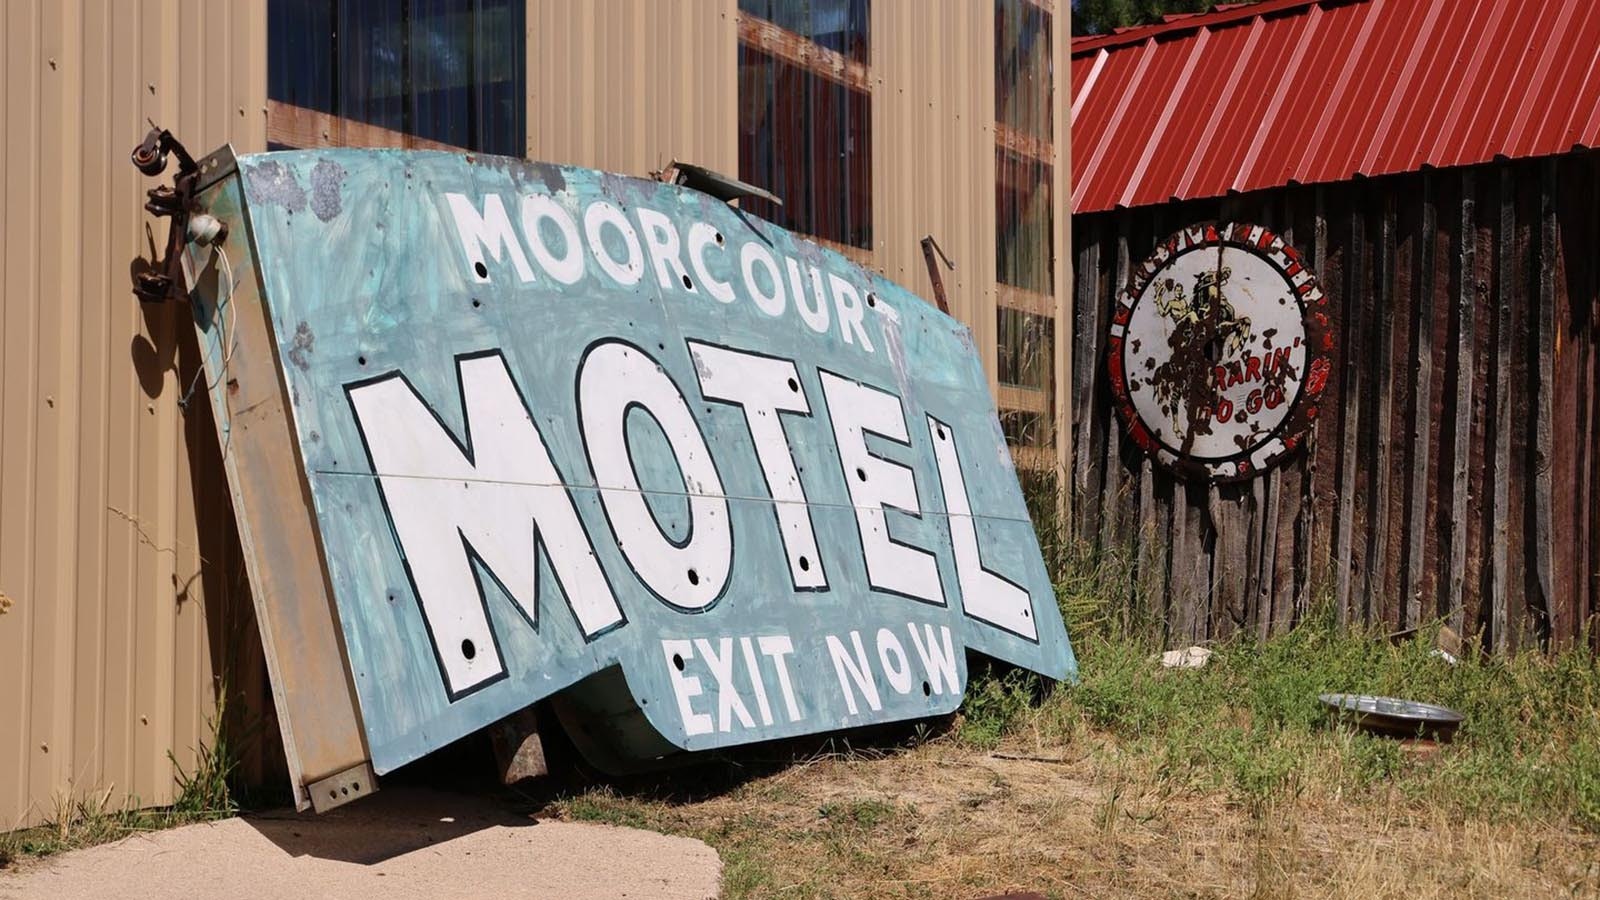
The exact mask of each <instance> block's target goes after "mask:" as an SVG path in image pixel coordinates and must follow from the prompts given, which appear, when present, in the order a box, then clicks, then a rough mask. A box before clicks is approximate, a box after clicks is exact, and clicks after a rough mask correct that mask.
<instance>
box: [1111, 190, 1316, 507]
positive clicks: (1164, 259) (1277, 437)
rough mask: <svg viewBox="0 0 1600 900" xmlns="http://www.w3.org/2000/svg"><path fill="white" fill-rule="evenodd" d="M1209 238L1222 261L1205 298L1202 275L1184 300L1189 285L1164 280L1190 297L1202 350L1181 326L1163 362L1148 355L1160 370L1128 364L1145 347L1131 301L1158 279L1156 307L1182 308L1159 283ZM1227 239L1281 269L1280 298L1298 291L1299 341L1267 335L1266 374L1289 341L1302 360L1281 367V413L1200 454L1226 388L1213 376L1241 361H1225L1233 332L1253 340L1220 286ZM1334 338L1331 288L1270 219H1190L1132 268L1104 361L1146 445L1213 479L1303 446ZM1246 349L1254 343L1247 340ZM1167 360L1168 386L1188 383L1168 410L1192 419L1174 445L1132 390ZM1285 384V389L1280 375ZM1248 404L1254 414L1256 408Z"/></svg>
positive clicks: (1252, 472) (1241, 475)
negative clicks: (1275, 345)
mask: <svg viewBox="0 0 1600 900" xmlns="http://www.w3.org/2000/svg"><path fill="white" fill-rule="evenodd" d="M1213 248H1214V249H1215V252H1216V263H1215V265H1214V266H1213V267H1212V268H1211V269H1208V270H1205V271H1204V272H1203V273H1202V274H1209V275H1210V276H1211V278H1210V281H1209V288H1208V294H1207V296H1210V297H1211V299H1210V301H1209V302H1206V303H1200V302H1198V301H1199V298H1200V296H1201V290H1202V288H1201V285H1200V284H1199V283H1197V284H1196V286H1195V298H1194V302H1192V303H1188V304H1184V298H1183V293H1182V291H1183V286H1182V285H1181V284H1179V285H1176V286H1174V283H1173V279H1172V278H1166V279H1165V287H1166V288H1168V289H1174V290H1175V292H1176V293H1175V296H1176V298H1177V301H1178V303H1179V304H1184V306H1183V309H1184V310H1186V311H1187V316H1188V319H1189V321H1192V328H1190V330H1189V331H1188V332H1187V334H1188V335H1189V337H1190V340H1191V342H1192V343H1202V342H1203V343H1204V348H1203V350H1202V348H1201V347H1191V346H1179V345H1178V343H1177V342H1178V339H1179V337H1180V336H1181V335H1183V334H1185V332H1184V331H1181V330H1175V331H1174V333H1173V335H1172V337H1171V338H1170V339H1169V346H1168V348H1166V349H1168V350H1170V351H1171V353H1172V356H1171V358H1169V361H1168V362H1167V363H1165V364H1163V365H1162V366H1161V367H1160V368H1156V361H1155V358H1154V357H1153V356H1151V357H1150V358H1148V359H1147V360H1146V363H1145V368H1149V369H1154V371H1150V372H1146V371H1142V370H1141V371H1130V369H1132V368H1133V360H1130V359H1128V358H1127V357H1128V354H1129V353H1130V352H1131V353H1139V352H1140V348H1139V347H1137V346H1136V344H1137V338H1130V336H1129V329H1130V325H1131V324H1132V323H1133V322H1134V319H1135V309H1136V308H1137V307H1138V306H1139V304H1140V303H1142V302H1145V293H1146V291H1147V290H1149V289H1151V288H1152V287H1153V288H1154V289H1155V297H1154V300H1153V301H1152V302H1153V303H1154V304H1155V308H1156V309H1157V310H1158V316H1161V317H1168V316H1172V315H1179V313H1178V312H1177V311H1176V310H1174V311H1166V310H1164V309H1163V292H1162V286H1161V285H1160V284H1159V283H1158V282H1160V281H1161V280H1162V277H1163V275H1165V274H1166V273H1167V272H1168V269H1169V266H1171V265H1173V264H1174V263H1175V262H1176V261H1177V260H1178V259H1179V258H1181V257H1183V256H1184V255H1187V254H1192V253H1200V254H1203V253H1210V252H1212V250H1213ZM1228 249H1232V250H1234V251H1236V252H1242V253H1244V254H1248V255H1249V256H1253V257H1255V258H1258V259H1259V260H1262V261H1264V262H1265V263H1266V265H1267V266H1268V267H1270V268H1272V269H1274V270H1275V274H1276V275H1277V276H1279V277H1282V278H1283V279H1284V282H1285V288H1286V290H1287V296H1286V298H1285V299H1281V300H1280V303H1282V302H1287V301H1291V300H1292V301H1293V302H1294V303H1295V304H1296V305H1297V306H1298V307H1299V309H1300V323H1299V324H1300V326H1301V328H1302V330H1303V338H1302V341H1303V343H1302V341H1297V342H1296V345H1295V346H1294V347H1293V348H1279V349H1278V350H1276V351H1274V350H1273V349H1272V348H1271V341H1270V339H1269V340H1268V341H1267V343H1266V346H1267V348H1268V349H1267V351H1266V355H1267V357H1268V358H1269V362H1268V363H1265V364H1262V365H1261V366H1260V371H1261V373H1263V374H1262V377H1263V378H1268V380H1270V378H1269V376H1268V375H1267V374H1265V373H1271V372H1272V369H1273V364H1274V363H1275V362H1276V361H1277V359H1278V357H1279V355H1284V356H1285V357H1286V356H1287V354H1288V353H1289V351H1290V350H1301V351H1302V352H1303V356H1302V358H1301V359H1302V362H1301V366H1300V367H1299V369H1298V370H1295V369H1288V368H1285V369H1281V370H1278V371H1277V373H1276V375H1277V377H1278V378H1279V379H1283V378H1285V377H1290V378H1293V379H1294V395H1293V396H1292V397H1288V398H1286V399H1285V400H1283V401H1281V402H1287V403H1288V404H1289V406H1288V409H1287V410H1286V411H1285V412H1284V414H1283V415H1282V416H1281V418H1280V419H1279V420H1278V421H1277V422H1276V423H1274V424H1273V425H1272V426H1271V427H1270V428H1268V429H1267V430H1266V431H1265V432H1260V431H1252V432H1251V434H1250V435H1249V438H1248V441H1247V442H1246V441H1240V449H1239V451H1238V452H1237V453H1234V454H1232V455H1229V456H1226V457H1199V456H1195V455H1193V452H1192V451H1193V444H1194V440H1195V437H1196V436H1197V435H1199V434H1203V433H1208V432H1209V431H1210V430H1211V427H1212V422H1213V416H1214V414H1215V413H1214V411H1213V409H1212V401H1213V398H1214V397H1220V396H1221V393H1220V391H1221V386H1220V385H1219V384H1218V383H1217V382H1218V381H1220V380H1222V378H1223V375H1222V374H1221V373H1223V372H1224V367H1231V369H1230V371H1232V370H1235V369H1237V368H1238V367H1239V366H1238V363H1237V361H1234V362H1229V361H1228V360H1227V359H1226V357H1228V356H1233V355H1236V354H1237V353H1238V349H1237V348H1234V347H1233V342H1234V340H1235V339H1236V338H1240V337H1242V338H1243V342H1244V344H1246V345H1248V344H1249V342H1250V341H1251V338H1250V330H1249V322H1250V320H1249V319H1248V318H1245V317H1240V318H1237V319H1235V315H1236V314H1235V313H1234V312H1233V311H1232V308H1231V306H1230V305H1229V304H1228V301H1227V300H1226V299H1225V296H1224V294H1223V292H1222V289H1221V286H1222V284H1223V283H1224V282H1225V281H1226V280H1227V277H1228V272H1229V269H1228V268H1227V267H1226V266H1224V265H1223V254H1224V252H1225V251H1227V250H1228ZM1213 295H1214V296H1213ZM1158 321H1159V319H1158ZM1240 324H1242V325H1243V331H1242V332H1240V331H1237V329H1236V326H1238V325H1240ZM1180 327H1181V326H1180ZM1230 329H1233V330H1230ZM1267 334H1268V335H1270V334H1271V332H1267ZM1333 347H1334V332H1333V329H1332V328H1331V326H1330V323H1329V319H1328V314H1327V297H1326V295H1325V294H1324V293H1323V291H1322V287H1321V285H1320V284H1319V283H1318V281H1317V278H1316V275H1315V274H1314V273H1313V272H1312V271H1311V270H1310V268H1309V266H1308V265H1307V264H1306V263H1305V261H1304V260H1303V259H1302V258H1301V255H1300V253H1299V252H1298V251H1297V250H1296V249H1295V248H1294V247H1292V246H1290V245H1289V244H1288V243H1287V242H1286V241H1284V239H1283V238H1282V237H1281V236H1279V235H1277V234H1275V233H1274V232H1272V231H1271V230H1270V229H1267V228H1264V227H1261V226H1259V225H1252V224H1249V223H1245V222H1231V223H1226V224H1216V223H1203V224H1198V225H1192V226H1189V227H1187V228H1184V229H1182V230H1181V231H1178V232H1177V233H1175V234H1173V235H1171V236H1170V237H1168V238H1167V239H1166V240H1164V241H1162V242H1160V243H1158V244H1157V245H1156V247H1155V250H1154V251H1153V252H1152V253H1151V254H1150V256H1149V257H1147V258H1146V259H1145V260H1144V261H1143V262H1142V263H1141V264H1140V265H1139V266H1138V267H1137V268H1136V269H1135V270H1134V271H1133V274H1132V277H1131V278H1129V279H1128V283H1127V286H1126V287H1125V288H1124V289H1123V290H1122V291H1121V293H1120V294H1119V296H1118V298H1117V305H1116V308H1115V309H1114V310H1113V313H1112V318H1111V323H1110V327H1109V333H1108V335H1107V351H1106V363H1105V364H1106V367H1107V371H1108V376H1109V379H1108V383H1109V385H1110V389H1111V398H1112V403H1113V405H1114V406H1115V407H1116V409H1117V413H1118V415H1119V416H1120V417H1121V419H1122V422H1123V424H1124V426H1125V427H1126V428H1127V429H1128V434H1129V437H1130V438H1131V439H1132V440H1133V442H1134V444H1136V445H1137V446H1138V447H1139V448H1140V449H1141V450H1142V451H1144V452H1145V453H1146V454H1147V455H1149V456H1150V457H1152V458H1153V459H1155V460H1156V461H1158V462H1160V463H1162V464H1163V465H1165V466H1167V467H1168V468H1170V469H1172V470H1173V471H1174V472H1175V473H1177V474H1178V475H1179V476H1181V477H1184V478H1189V479H1194V480H1198V481H1210V482H1228V481H1242V480H1245V479H1249V478H1253V477H1255V476H1256V475H1259V474H1262V473H1263V472H1265V471H1267V470H1268V469H1269V468H1271V467H1273V466H1275V465H1277V464H1278V463H1280V462H1282V461H1283V460H1284V459H1286V458H1288V457H1289V456H1291V455H1292V454H1294V453H1295V452H1297V451H1298V450H1299V449H1300V448H1301V447H1302V446H1303V444H1304V441H1305V437H1306V434H1307V432H1308V431H1309V430H1310V428H1311V425H1312V423H1313V422H1315V421H1316V418H1317V415H1318V414H1319V412H1320V403H1321V397H1322V393H1323V391H1324V390H1325V388H1326V386H1327V381H1328V377H1329V375H1330V373H1331V363H1330V354H1331V353H1332V350H1333ZM1244 349H1246V350H1248V346H1245V348H1244ZM1146 352H1151V351H1146ZM1246 355H1247V356H1248V354H1246ZM1249 362H1250V363H1251V366H1250V368H1249V371H1250V372H1252V373H1254V372H1257V368H1256V361H1255V360H1254V359H1251V360H1249ZM1168 367H1176V372H1177V378H1178V380H1180V381H1182V382H1184V384H1182V385H1179V386H1174V387H1169V390H1173V389H1180V388H1181V390H1183V391H1184V396H1182V397H1181V398H1180V399H1179V400H1178V401H1176V402H1175V404H1174V410H1175V411H1174V412H1173V413H1172V414H1173V415H1178V414H1179V412H1178V411H1176V410H1181V415H1182V416H1183V418H1184V419H1185V420H1186V421H1185V422H1184V423H1183V425H1182V429H1181V431H1182V434H1183V438H1182V443H1181V444H1180V445H1179V446H1177V447H1173V446H1171V445H1170V444H1169V443H1168V442H1166V441H1165V440H1163V439H1162V437H1161V436H1160V435H1159V434H1158V433H1156V432H1155V431H1153V430H1152V426H1151V424H1150V423H1149V422H1147V421H1145V417H1144V416H1143V415H1141V413H1140V412H1139V410H1138V407H1137V404H1136V403H1135V401H1134V398H1133V393H1134V392H1135V391H1137V390H1139V388H1140V387H1141V385H1140V379H1141V378H1143V379H1144V382H1145V383H1144V385H1143V386H1144V387H1145V388H1146V389H1147V390H1153V389H1155V388H1156V387H1157V379H1158V378H1159V377H1161V370H1162V369H1166V368H1168ZM1213 373H1216V374H1215V375H1214V374H1213ZM1285 373H1287V375H1286V374H1285ZM1169 377H1170V376H1169ZM1232 377H1233V379H1234V382H1236V381H1238V380H1239V376H1238V374H1237V372H1235V374H1234V375H1233V376H1232ZM1232 383H1233V382H1230V385H1231V384H1232ZM1263 383H1264V384H1265V383H1266V382H1263ZM1279 391H1280V396H1281V394H1282V388H1281V385H1280V388H1279ZM1222 403H1227V404H1228V408H1229V409H1230V410H1231V409H1232V403H1231V401H1226V400H1224V401H1221V402H1220V403H1218V406H1221V405H1222ZM1240 407H1241V408H1240V409H1239V410H1238V415H1239V418H1238V420H1237V421H1240V422H1242V421H1244V416H1245V410H1244V409H1243V408H1242V407H1243V404H1240ZM1251 414H1252V415H1253V414H1254V413H1253V411H1252V413H1251ZM1224 415H1226V414H1224ZM1224 421H1225V420H1224Z"/></svg>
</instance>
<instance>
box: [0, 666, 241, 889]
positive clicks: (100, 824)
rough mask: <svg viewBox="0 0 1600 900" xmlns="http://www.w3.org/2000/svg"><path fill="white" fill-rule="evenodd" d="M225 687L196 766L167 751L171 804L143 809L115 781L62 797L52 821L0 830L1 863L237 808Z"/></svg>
mask: <svg viewBox="0 0 1600 900" xmlns="http://www.w3.org/2000/svg"><path fill="white" fill-rule="evenodd" d="M226 697H227V693H226V691H223V692H220V694H219V699H218V701H217V707H216V710H215V711H214V713H213V715H212V717H211V720H210V724H211V733H210V735H209V738H208V740H207V741H206V742H205V744H203V745H202V746H201V747H199V748H198V749H197V750H196V758H195V767H194V770H193V771H192V772H191V771H185V770H184V768H183V766H182V765H181V764H179V762H178V760H177V759H176V758H175V757H173V756H172V754H170V753H169V754H168V758H169V759H170V760H171V762H172V767H173V770H174V773H175V775H174V777H175V778H176V779H177V788H178V796H177V797H176V798H175V799H174V800H173V802H172V805H171V806H167V807H160V808H155V809H141V808H140V807H141V806H142V804H141V803H140V802H139V798H137V797H129V798H126V799H125V800H124V801H121V802H119V803H113V802H112V799H111V798H112V795H113V792H114V791H115V787H110V788H107V789H105V790H104V792H102V793H99V794H95V795H91V796H77V797H59V798H58V799H57V801H56V806H55V808H54V809H53V810H52V811H51V813H50V815H49V817H48V821H47V822H46V823H45V824H43V825H39V826H36V827H33V828H24V829H21V830H18V831H11V832H0V869H5V868H7V867H9V866H10V865H11V864H12V863H14V862H16V861H17V860H20V859H23V858H26V857H45V856H51V855H53V854H56V853H62V852H65V851H67V850H76V849H79V848H82V847H92V846H94V845H96V844H104V843H108V842H110V841H115V840H119V839H121V838H124V837H127V836H128V835H130V834H137V833H140V832H145V831H159V830H161V829H164V828H176V827H178V826H180V825H190V824H193V823H196V822H213V821H216V820H218V819H226V818H229V817H231V816H233V815H235V814H237V813H238V811H239V806H238V804H237V802H235V799H234V798H235V796H241V795H242V793H243V792H242V790H236V787H237V785H235V778H234V775H235V770H236V769H237V767H238V756H237V752H236V743H235V741H233V740H232V739H231V738H230V736H229V733H228V729H227V728H225V727H223V726H222V725H221V723H223V722H226V721H228V716H227V713H228V709H227V700H226Z"/></svg>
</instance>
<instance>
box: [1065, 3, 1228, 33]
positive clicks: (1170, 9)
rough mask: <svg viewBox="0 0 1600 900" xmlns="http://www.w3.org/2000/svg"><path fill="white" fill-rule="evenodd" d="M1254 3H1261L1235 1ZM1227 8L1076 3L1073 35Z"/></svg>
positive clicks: (1202, 4)
mask: <svg viewBox="0 0 1600 900" xmlns="http://www.w3.org/2000/svg"><path fill="white" fill-rule="evenodd" d="M1233 2H1244V3H1255V2H1258V0H1233ZM1222 5H1226V4H1223V3H1218V2H1217V0H1075V2H1074V3H1073V4H1072V32H1073V34H1105V33H1106V32H1108V31H1112V30H1114V29H1117V28H1126V27H1128V26H1130V25H1147V24H1149V23H1151V22H1159V21H1160V20H1161V17H1162V16H1165V15H1170V14H1172V13H1197V12H1210V11H1211V10H1213V9H1215V8H1217V7H1218V6H1222Z"/></svg>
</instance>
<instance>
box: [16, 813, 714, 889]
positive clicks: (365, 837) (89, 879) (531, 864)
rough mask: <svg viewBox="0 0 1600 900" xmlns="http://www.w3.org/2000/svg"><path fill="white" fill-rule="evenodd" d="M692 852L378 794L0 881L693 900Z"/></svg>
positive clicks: (161, 837)
mask: <svg viewBox="0 0 1600 900" xmlns="http://www.w3.org/2000/svg"><path fill="white" fill-rule="evenodd" d="M721 871H722V863H721V861H720V860H719V859H718V857H717V853H716V851H715V850H712V849H711V848H710V847H708V846H706V845H705V844H704V843H702V842H700V841H697V840H692V839H689V838H681V837H668V836H666V835H662V834H656V833H655V832H650V831H640V830H637V829H632V828H617V827H614V826H610V825H592V824H583V823H573V822H541V821H536V820H534V819H532V818H529V817H526V816H516V815H514V814H512V813H510V812H508V811H506V810H504V809H503V808H500V807H499V806H498V805H497V804H495V803H494V802H493V801H490V800H486V799H484V798H482V797H473V796H464V795H458V794H444V793H438V792H433V791H423V790H415V789H398V790H390V791H381V792H379V793H377V794H375V795H373V796H372V797H371V798H370V799H367V800H363V801H360V802H358V803H355V804H352V805H350V806H347V807H344V808H342V809H338V810H334V811H333V812H330V813H327V814H326V815H322V816H316V815H312V814H309V813H308V814H306V815H303V816H302V815H296V814H295V813H293V812H289V811H285V812H280V813H269V814H265V815H258V816H251V817H249V818H241V819H230V820H227V821H223V822H215V823H210V824H203V825H189V826H185V827H183V828H175V829H172V830H170V831H160V832H153V833H150V834H141V835H135V836H133V837H129V838H126V839H124V840H121V841H118V842H116V843H114V844H107V845H105V846H101V847H91V848H89V849H87V850H77V851H74V852H72V853H65V854H62V855H60V856H56V857H51V858H48V859H44V860H40V861H38V862H33V863H25V864H23V865H21V866H20V868H19V869H18V870H16V871H6V872H0V898H3V900H24V898H27V900H31V898H46V897H48V898H52V900H79V898H82V900H91V898H93V900H99V898H103V897H115V898H117V900H144V898H151V900H155V898H160V900H167V898H191V897H192V898H205V900H214V898H217V897H248V898H262V900H321V898H328V900H334V898H339V900H343V898H354V897H381V898H383V900H411V898H417V900H441V898H448V897H464V896H468V895H471V896H481V897H497V898H500V897H504V898H513V897H535V898H543V897H562V898H567V897H594V898H618V897H629V898H639V900H655V898H663V900H673V898H681V900H704V898H708V897H715V896H716V895H717V886H718V881H719V879H720V877H721Z"/></svg>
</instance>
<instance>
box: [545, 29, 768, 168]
mask: <svg viewBox="0 0 1600 900" xmlns="http://www.w3.org/2000/svg"><path fill="white" fill-rule="evenodd" d="M527 21H528V157H529V158H530V159H537V160H542V161H545V162H557V163H566V164H569V165H575V166H588V167H590V168H595V169H604V170H606V171H608V172H620V173H622V174H625V175H636V176H640V177H648V176H649V174H650V173H651V172H655V171H660V170H661V169H663V168H665V167H666V166H667V164H668V163H670V162H672V161H673V159H674V158H677V159H680V160H683V161H684V162H692V163H695V164H697V165H702V166H708V167H710V168H712V169H715V170H717V171H719V172H724V173H727V174H730V175H736V174H738V172H739V140H738V138H739V133H738V126H739V107H738V102H739V81H738V78H737V77H735V76H736V67H737V59H738V50H739V45H738V8H737V2H736V0H665V2H656V3H640V2H637V0H594V2H589V3H569V2H566V0H530V2H529V4H528V17H527Z"/></svg>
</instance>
